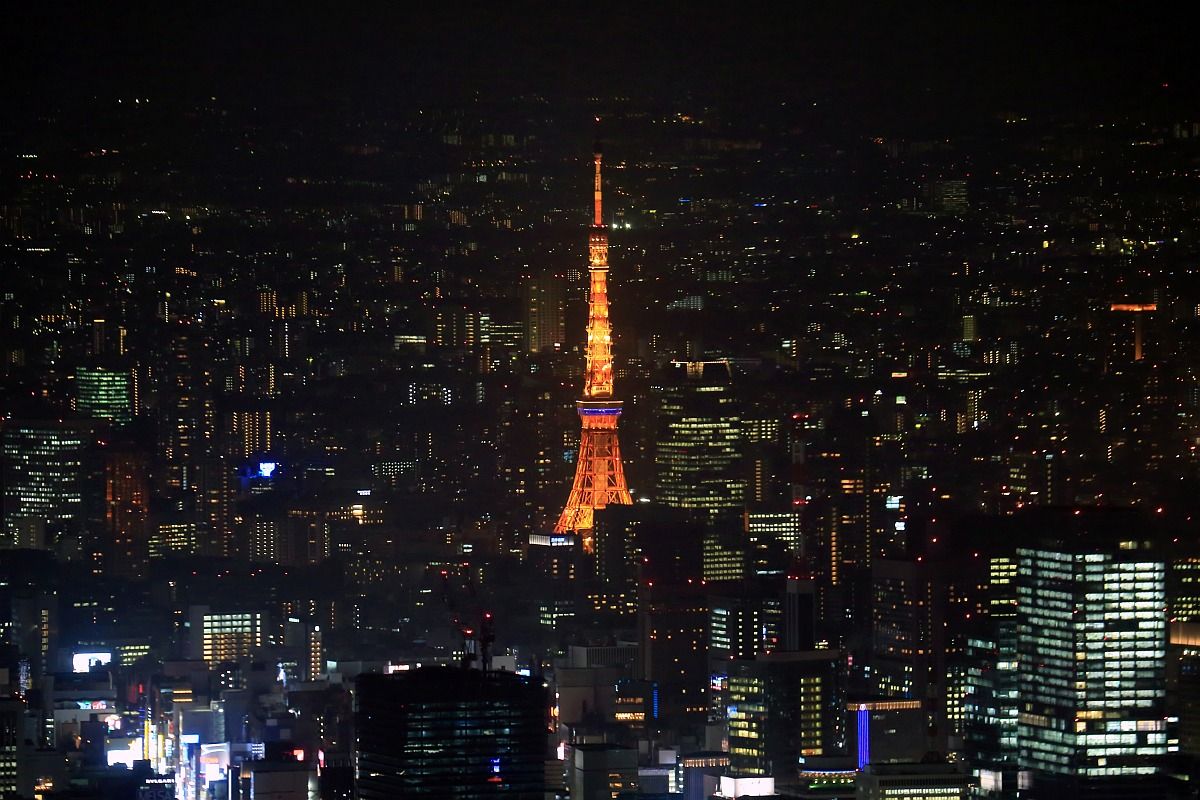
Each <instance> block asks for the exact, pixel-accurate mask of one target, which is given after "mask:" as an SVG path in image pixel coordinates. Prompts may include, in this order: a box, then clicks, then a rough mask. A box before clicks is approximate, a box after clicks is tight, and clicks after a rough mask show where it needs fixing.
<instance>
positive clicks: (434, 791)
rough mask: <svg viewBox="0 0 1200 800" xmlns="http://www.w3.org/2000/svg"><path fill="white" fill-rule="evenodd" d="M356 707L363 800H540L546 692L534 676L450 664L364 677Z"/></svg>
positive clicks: (357, 758)
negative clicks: (397, 799)
mask: <svg viewBox="0 0 1200 800" xmlns="http://www.w3.org/2000/svg"><path fill="white" fill-rule="evenodd" d="M354 706H355V709H354V719H355V740H356V741H355V750H356V752H355V774H356V777H355V783H356V787H357V792H358V797H359V798H361V799H362V800H384V798H388V799H389V800H390V798H395V797H429V798H446V800H449V799H450V798H455V800H473V799H474V798H500V797H511V798H521V800H542V794H543V791H544V789H545V759H546V748H547V736H546V719H547V698H546V693H545V689H544V688H543V686H542V683H541V681H540V680H539V679H537V678H524V677H521V676H519V675H515V674H513V673H509V672H483V671H480V670H473V669H461V668H453V667H424V668H422V669H416V670H412V671H408V672H399V673H395V674H392V675H378V674H371V675H362V676H360V677H359V679H358V681H357V684H356V687H355V693H354Z"/></svg>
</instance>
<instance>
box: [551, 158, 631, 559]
mask: <svg viewBox="0 0 1200 800" xmlns="http://www.w3.org/2000/svg"><path fill="white" fill-rule="evenodd" d="M600 161H601V156H600V145H599V144H597V145H596V153H595V187H594V196H595V210H594V216H593V218H592V230H591V232H590V233H589V234H588V276H589V281H590V282H589V286H588V325H587V354H586V365H585V368H584V383H583V399H581V400H579V401H578V402H577V403H576V404H575V408H576V410H577V411H578V412H579V419H580V421H581V422H582V423H583V431H582V434H581V435H580V438H579V458H578V460H577V461H576V463H575V482H574V483H573V484H572V486H571V494H570V496H569V497H568V498H567V505H566V508H564V509H563V512H562V514H561V515H560V516H559V518H558V524H557V525H555V526H554V532H555V533H567V532H574V533H575V534H576V535H578V536H579V537H580V540H581V541H582V542H583V549H584V550H585V551H586V552H588V553H590V552H592V551H593V549H594V547H595V541H594V537H593V535H592V513H593V512H594V511H595V510H596V509H598V508H604V507H605V506H607V505H609V504H610V503H613V504H616V505H629V504H630V503H632V502H633V498H631V497H630V496H629V487H628V486H626V485H625V468H624V467H622V466H621V445H620V444H619V443H618V441H617V419H618V418H620V416H621V401H620V400H614V399H613V368H612V325H611V323H610V322H609V319H608V232H607V231H606V230H605V227H604V217H603V214H602V212H601V208H600V194H601V189H600Z"/></svg>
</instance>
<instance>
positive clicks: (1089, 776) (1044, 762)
mask: <svg viewBox="0 0 1200 800" xmlns="http://www.w3.org/2000/svg"><path fill="white" fill-rule="evenodd" d="M1137 544H1138V543H1136V542H1123V543H1120V544H1118V545H1117V546H1116V547H1114V548H1112V549H1103V550H1102V549H1100V548H1097V547H1095V546H1094V545H1091V546H1089V545H1088V544H1087V543H1085V542H1082V541H1077V542H1073V543H1071V544H1069V545H1060V546H1057V547H1055V546H1042V547H1030V548H1020V549H1018V551H1017V576H1018V577H1017V581H1016V584H1017V656H1018V662H1019V666H1018V673H1019V687H1020V688H1019V693H1020V702H1019V713H1018V719H1017V746H1018V752H1019V755H1018V758H1019V762H1020V766H1021V768H1022V769H1023V770H1025V769H1028V770H1030V771H1031V772H1032V777H1033V781H1034V783H1035V785H1036V786H1037V787H1039V788H1038V789H1037V792H1038V795H1037V796H1051V793H1052V792H1055V791H1060V792H1061V793H1062V794H1061V796H1071V797H1075V796H1082V795H1084V794H1085V793H1086V794H1087V796H1089V797H1092V796H1103V797H1139V798H1150V797H1156V796H1158V795H1157V794H1156V791H1157V789H1156V786H1155V784H1156V780H1155V779H1156V777H1157V776H1158V774H1159V772H1160V770H1161V768H1162V763H1161V762H1162V761H1163V759H1164V758H1165V756H1166V755H1167V752H1168V746H1169V741H1170V736H1171V733H1170V731H1169V730H1168V720H1167V714H1166V707H1165V703H1166V681H1165V661H1166V612H1165V609H1166V588H1165V586H1166V574H1165V565H1164V563H1163V562H1162V561H1161V560H1158V559H1156V558H1155V557H1153V556H1152V555H1150V554H1149V553H1147V551H1145V550H1142V549H1138V548H1137V547H1136V545H1137Z"/></svg>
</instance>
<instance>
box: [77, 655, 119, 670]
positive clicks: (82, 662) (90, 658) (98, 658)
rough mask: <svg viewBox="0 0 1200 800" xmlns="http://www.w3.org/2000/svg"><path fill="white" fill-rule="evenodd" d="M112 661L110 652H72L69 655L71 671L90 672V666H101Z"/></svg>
mask: <svg viewBox="0 0 1200 800" xmlns="http://www.w3.org/2000/svg"><path fill="white" fill-rule="evenodd" d="M111 663H112V653H73V654H72V655H71V671H72V672H91V671H92V667H102V666H105V665H107V664H111Z"/></svg>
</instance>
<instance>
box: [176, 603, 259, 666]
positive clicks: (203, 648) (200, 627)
mask: <svg viewBox="0 0 1200 800" xmlns="http://www.w3.org/2000/svg"><path fill="white" fill-rule="evenodd" d="M189 622H190V627H191V636H192V641H191V644H192V657H193V658H196V659H203V660H204V661H207V662H208V663H209V664H221V663H224V662H226V661H238V660H239V659H242V658H248V657H250V656H253V655H255V653H256V651H257V650H258V649H259V648H261V647H262V646H263V645H264V644H266V643H267V639H266V619H265V615H264V614H263V613H262V612H261V611H229V612H221V611H212V610H211V609H209V608H208V607H207V606H193V607H192V609H191V611H190V614H189Z"/></svg>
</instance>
